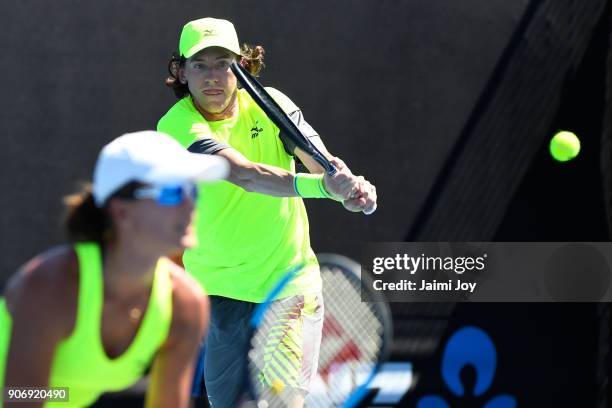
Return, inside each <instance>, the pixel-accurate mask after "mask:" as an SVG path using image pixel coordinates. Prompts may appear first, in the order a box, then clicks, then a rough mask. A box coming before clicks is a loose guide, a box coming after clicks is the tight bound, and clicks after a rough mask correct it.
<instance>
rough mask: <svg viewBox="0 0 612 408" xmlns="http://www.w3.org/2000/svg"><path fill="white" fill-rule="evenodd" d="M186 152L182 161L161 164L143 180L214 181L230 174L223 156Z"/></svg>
mask: <svg viewBox="0 0 612 408" xmlns="http://www.w3.org/2000/svg"><path fill="white" fill-rule="evenodd" d="M184 153H185V154H184V155H181V156H182V157H181V158H180V161H178V160H177V161H175V162H174V163H173V165H172V167H166V166H159V167H157V168H155V169H154V170H153V171H151V172H150V173H149V174H148V175H147V176H146V177H145V178H146V180H143V181H145V182H150V183H153V184H164V183H168V184H171V183H182V182H185V181H194V182H213V181H217V180H222V179H224V178H226V177H227V176H228V174H229V170H230V166H229V163H228V161H227V160H226V159H224V158H223V157H219V156H211V155H204V154H200V153H190V152H187V151H185V152H184Z"/></svg>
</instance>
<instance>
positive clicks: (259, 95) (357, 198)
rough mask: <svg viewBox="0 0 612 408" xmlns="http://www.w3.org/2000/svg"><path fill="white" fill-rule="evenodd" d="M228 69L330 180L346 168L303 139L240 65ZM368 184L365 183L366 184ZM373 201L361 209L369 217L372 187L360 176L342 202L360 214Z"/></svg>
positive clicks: (234, 64) (295, 127) (371, 211)
mask: <svg viewBox="0 0 612 408" xmlns="http://www.w3.org/2000/svg"><path fill="white" fill-rule="evenodd" d="M230 67H231V69H232V72H233V73H234V75H236V78H237V79H238V81H239V82H240V83H241V84H242V86H243V87H244V89H246V91H247V92H248V93H249V95H251V97H252V98H253V100H254V101H255V102H256V103H257V105H259V107H261V109H262V110H263V111H264V112H265V113H266V115H268V117H269V118H270V119H271V120H272V122H274V124H275V125H276V126H278V128H279V129H280V130H281V131H282V132H283V133H284V134H285V135H286V136H287V137H289V138H290V139H291V140H292V141H293V143H295V145H296V146H297V147H299V148H300V149H302V150H303V151H304V152H306V153H307V154H309V155H310V156H311V157H312V158H313V159H314V160H315V161H316V162H317V163H319V164H320V165H321V166H322V167H323V168H324V169H325V172H326V173H327V175H328V176H330V177H333V176H334V175H335V174H336V173H337V172H338V167H339V166H345V165H344V163H342V161H340V160H339V161H334V162H332V161H330V160H328V159H327V158H326V157H325V156H324V155H323V154H322V153H321V152H320V151H319V149H317V147H316V146H315V145H314V144H312V142H311V141H310V140H308V138H306V137H305V136H304V135H303V134H302V132H300V130H299V129H298V128H297V126H296V125H295V124H294V123H293V122H292V121H291V119H289V117H288V116H287V115H286V114H285V112H283V110H282V109H281V107H280V106H278V104H277V103H276V101H274V99H272V97H271V96H270V95H269V94H268V92H267V91H266V90H265V89H264V87H263V86H262V85H261V84H260V83H259V82H258V81H257V80H256V79H255V78H254V77H253V76H252V75H251V74H249V73H248V72H247V71H246V70H245V69H244V68H243V67H242V66H241V65H240V64H238V63H237V62H233V63H232V64H231V66H230ZM366 183H367V184H366ZM372 195H373V198H374V205H373V206H372V207H370V208H368V209H364V210H363V213H364V214H372V213H373V212H374V211H376V201H375V199H376V190H375V189H374V188H373V186H372V185H371V184H370V183H368V182H367V181H366V180H364V179H363V177H361V179H360V180H359V187H358V188H357V189H356V191H355V193H354V196H352V197H351V198H349V199H348V200H345V201H344V206H345V207H346V208H347V209H348V210H351V211H359V210H360V209H361V206H363V205H364V203H366V202H367V200H368V199H370V200H371V199H372Z"/></svg>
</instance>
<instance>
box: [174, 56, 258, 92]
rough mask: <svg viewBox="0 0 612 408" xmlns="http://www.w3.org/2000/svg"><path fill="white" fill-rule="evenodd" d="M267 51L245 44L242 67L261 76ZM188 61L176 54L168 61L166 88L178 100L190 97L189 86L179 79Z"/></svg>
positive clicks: (241, 58) (241, 59)
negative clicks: (172, 92)
mask: <svg viewBox="0 0 612 408" xmlns="http://www.w3.org/2000/svg"><path fill="white" fill-rule="evenodd" d="M264 55H265V50H264V48H263V47H262V46H261V45H256V46H252V45H249V44H243V45H242V47H241V48H240V55H239V57H240V65H242V66H243V67H244V68H245V69H246V70H247V71H248V72H249V73H250V74H251V75H254V76H259V73H260V72H261V70H262V68H263V67H265V64H264ZM186 61H187V59H186V58H185V57H183V56H182V55H179V54H178V53H176V52H174V53H172V56H171V57H170V61H168V73H169V74H170V75H169V76H168V77H167V78H166V81H165V83H166V86H167V87H169V88H171V89H172V90H173V91H174V95H176V97H177V98H178V99H182V98H184V97H185V96H187V95H189V87H188V86H187V84H183V83H181V81H179V79H178V71H179V69H180V68H183V67H184V66H185V62H186Z"/></svg>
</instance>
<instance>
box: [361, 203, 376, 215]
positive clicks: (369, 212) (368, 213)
mask: <svg viewBox="0 0 612 408" xmlns="http://www.w3.org/2000/svg"><path fill="white" fill-rule="evenodd" d="M376 208H378V205H376V204H374V208H372V209H371V210H369V211H366V210H363V213H364V214H365V215H370V214H372V213H373V212H374V211H376Z"/></svg>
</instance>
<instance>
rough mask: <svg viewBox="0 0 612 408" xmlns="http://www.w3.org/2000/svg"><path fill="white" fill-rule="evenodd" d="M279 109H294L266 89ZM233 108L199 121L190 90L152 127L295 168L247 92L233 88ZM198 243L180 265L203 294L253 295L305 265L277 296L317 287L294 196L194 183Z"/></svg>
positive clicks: (301, 210) (186, 141) (304, 221)
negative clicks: (217, 118) (215, 118)
mask: <svg viewBox="0 0 612 408" xmlns="http://www.w3.org/2000/svg"><path fill="white" fill-rule="evenodd" d="M267 90H268V92H269V93H270V95H272V97H273V98H274V99H275V100H276V102H277V103H278V104H279V105H280V106H281V107H282V108H283V109H284V110H285V112H292V111H296V110H298V108H297V106H295V105H294V104H293V102H291V100H289V98H287V97H286V96H285V95H283V94H282V93H280V92H279V91H277V90H275V89H273V88H267ZM237 99H238V114H237V115H235V116H234V117H232V118H230V119H225V120H221V121H211V122H209V121H207V120H206V119H204V117H203V116H202V115H201V114H200V113H199V112H198V110H197V109H196V108H195V106H194V105H193V101H192V99H191V97H190V96H187V97H185V98H183V99H181V100H180V101H178V102H177V103H176V104H175V105H174V106H173V107H172V108H171V109H170V110H169V111H168V112H167V113H166V114H165V115H164V116H163V117H162V118H161V119H160V121H159V123H158V125H157V130H159V131H160V132H164V133H167V134H169V135H171V136H172V137H174V138H175V139H176V140H178V141H179V142H180V143H181V144H182V145H183V146H185V147H189V146H190V145H191V144H192V143H193V142H195V141H197V140H199V139H202V138H212V139H214V140H216V141H218V142H220V143H224V144H227V145H229V146H231V147H232V148H234V149H236V150H238V151H239V152H240V153H242V154H243V155H244V156H245V157H246V158H247V159H249V160H251V161H252V162H256V163H265V164H269V165H273V166H277V167H281V168H283V169H285V170H289V171H291V172H295V161H294V159H293V156H291V155H289V154H288V153H287V152H286V151H285V148H284V145H283V143H282V141H281V139H280V138H279V129H278V128H277V127H276V125H274V123H272V121H271V120H270V119H269V118H268V117H267V116H266V114H265V113H264V112H263V111H262V110H261V108H260V107H259V106H258V105H257V104H256V103H255V102H254V101H253V100H252V99H251V97H250V96H249V95H248V94H247V93H246V91H245V90H239V91H238V96H237ZM195 227H196V233H197V236H198V242H199V244H198V246H197V247H196V248H193V249H190V250H187V251H185V255H184V256H183V262H184V264H185V269H186V270H187V271H188V272H189V273H190V274H192V275H193V276H194V278H195V279H196V280H197V281H198V282H200V284H201V285H202V286H203V287H204V288H205V289H206V291H207V292H208V294H210V295H219V296H224V297H229V298H233V299H239V300H245V301H250V302H261V301H263V300H264V298H265V296H266V294H267V293H268V292H269V291H270V289H271V288H272V287H273V286H274V284H275V283H276V282H277V281H278V280H279V279H280V277H281V276H282V275H283V274H284V273H285V272H286V271H288V270H290V269H292V268H293V267H295V266H298V265H300V264H302V263H303V264H305V267H304V268H303V269H302V270H301V271H300V272H299V273H298V274H297V275H296V277H295V279H294V280H293V281H292V282H291V283H290V284H289V285H288V286H287V288H286V290H285V291H284V292H283V294H282V296H283V297H284V296H291V295H295V294H307V293H316V292H318V291H320V290H321V278H320V275H319V265H318V263H317V259H316V257H315V254H314V252H313V251H312V249H311V247H310V237H309V230H308V217H307V215H306V209H305V207H304V202H303V200H302V199H301V198H300V197H272V196H269V195H265V194H259V193H254V192H247V191H245V190H243V189H242V188H241V187H238V186H236V185H234V184H232V183H230V182H228V181H221V182H217V183H214V184H202V185H201V186H200V194H199V198H198V203H197V215H196V225H195Z"/></svg>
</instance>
